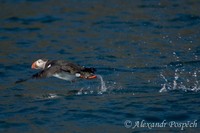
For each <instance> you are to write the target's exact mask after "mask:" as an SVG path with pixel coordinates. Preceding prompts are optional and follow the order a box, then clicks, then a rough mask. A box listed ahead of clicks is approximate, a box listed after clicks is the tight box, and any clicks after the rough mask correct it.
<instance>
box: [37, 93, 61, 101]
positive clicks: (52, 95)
mask: <svg viewBox="0 0 200 133" xmlns="http://www.w3.org/2000/svg"><path fill="white" fill-rule="evenodd" d="M58 97H59V96H58V95H57V94H53V93H49V94H44V95H42V96H39V97H38V98H39V99H43V100H45V99H55V98H58Z"/></svg>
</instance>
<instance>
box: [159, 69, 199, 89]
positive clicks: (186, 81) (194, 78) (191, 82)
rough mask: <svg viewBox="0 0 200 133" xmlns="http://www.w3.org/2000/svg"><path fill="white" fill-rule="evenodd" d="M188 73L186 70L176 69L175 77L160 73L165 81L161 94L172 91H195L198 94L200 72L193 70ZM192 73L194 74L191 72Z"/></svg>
mask: <svg viewBox="0 0 200 133" xmlns="http://www.w3.org/2000/svg"><path fill="white" fill-rule="evenodd" d="M189 70H190V71H189V72H188V71H186V69H185V68H176V69H175V70H174V75H173V78H172V75H170V74H168V73H167V72H166V76H164V74H163V72H161V73H160V77H161V78H162V79H163V80H164V81H165V83H164V84H162V88H161V89H160V90H159V92H166V91H170V90H183V91H185V92H186V91H194V92H197V91H199V90H200V84H199V79H198V73H199V71H198V70H197V69H196V70H191V69H189ZM191 71H192V72H191Z"/></svg>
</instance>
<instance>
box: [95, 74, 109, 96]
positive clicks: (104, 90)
mask: <svg viewBox="0 0 200 133" xmlns="http://www.w3.org/2000/svg"><path fill="white" fill-rule="evenodd" d="M97 77H98V78H99V79H100V82H101V86H100V90H99V93H98V94H103V93H104V92H106V91H107V87H106V84H105V82H104V80H103V77H102V76H101V75H97Z"/></svg>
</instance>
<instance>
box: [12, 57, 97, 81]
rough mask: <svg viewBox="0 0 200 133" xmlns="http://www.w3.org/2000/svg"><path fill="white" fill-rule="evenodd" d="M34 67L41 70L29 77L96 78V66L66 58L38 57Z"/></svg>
mask: <svg viewBox="0 0 200 133" xmlns="http://www.w3.org/2000/svg"><path fill="white" fill-rule="evenodd" d="M31 68H32V69H40V70H41V71H40V72H38V73H36V74H34V75H32V76H31V77H30V78H28V79H39V78H47V77H56V78H59V79H62V80H67V81H75V79H77V78H82V79H95V78H97V76H96V75H95V74H94V72H95V71H96V70H95V68H86V67H83V66H80V65H77V64H74V63H72V62H69V61H65V60H48V59H38V60H37V61H35V62H33V63H32V65H31ZM28 79H21V80H19V81H16V82H15V83H20V82H24V81H26V80H28Z"/></svg>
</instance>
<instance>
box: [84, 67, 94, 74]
mask: <svg viewBox="0 0 200 133" xmlns="http://www.w3.org/2000/svg"><path fill="white" fill-rule="evenodd" d="M82 72H86V73H95V72H96V69H95V68H84V69H83V70H82Z"/></svg>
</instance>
